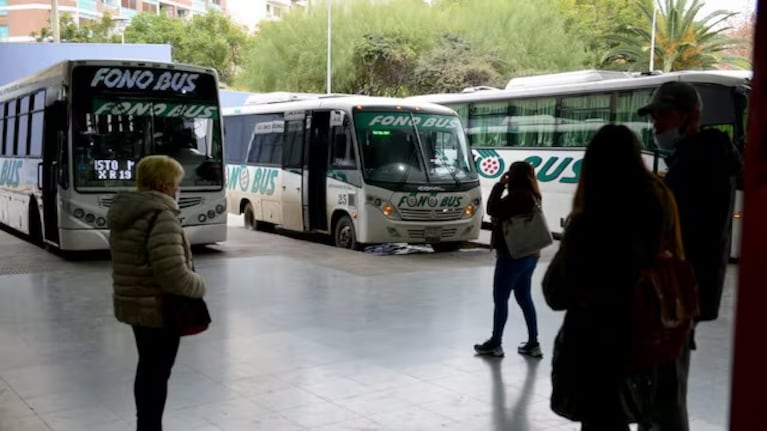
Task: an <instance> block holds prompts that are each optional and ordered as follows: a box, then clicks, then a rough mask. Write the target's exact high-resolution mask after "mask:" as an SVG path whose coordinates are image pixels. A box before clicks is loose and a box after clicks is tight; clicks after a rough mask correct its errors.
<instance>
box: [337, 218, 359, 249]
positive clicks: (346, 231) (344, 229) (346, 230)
mask: <svg viewBox="0 0 767 431" xmlns="http://www.w3.org/2000/svg"><path fill="white" fill-rule="evenodd" d="M333 239H334V240H335V244H336V247H339V248H345V249H348V250H358V249H359V243H357V233H356V232H355V231H354V223H352V219H351V218H349V216H348V215H342V216H341V217H339V218H338V220H337V221H336V225H335V228H334V229H333Z"/></svg>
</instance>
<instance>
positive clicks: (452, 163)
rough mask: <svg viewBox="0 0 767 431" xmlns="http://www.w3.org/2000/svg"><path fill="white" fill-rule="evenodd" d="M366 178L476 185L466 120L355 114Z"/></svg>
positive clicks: (420, 114)
mask: <svg viewBox="0 0 767 431" xmlns="http://www.w3.org/2000/svg"><path fill="white" fill-rule="evenodd" d="M354 121H355V126H356V129H357V138H358V142H359V143H360V148H361V153H362V162H363V166H364V171H365V176H366V178H367V179H368V180H370V181H381V182H389V183H463V182H474V181H476V180H477V173H476V171H475V170H474V164H473V161H472V159H471V153H470V150H469V147H468V144H467V142H466V139H465V136H464V133H463V128H462V125H461V121H460V120H459V118H458V117H457V116H454V115H441V114H429V113H423V112H418V113H415V112H402V111H396V112H383V111H378V112H356V113H355V114H354Z"/></svg>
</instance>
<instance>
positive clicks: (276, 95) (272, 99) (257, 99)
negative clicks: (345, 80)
mask: <svg viewBox="0 0 767 431" xmlns="http://www.w3.org/2000/svg"><path fill="white" fill-rule="evenodd" d="M321 96H325V94H320V93H289V92H286V91H274V92H271V93H255V94H251V95H250V96H248V98H247V99H245V105H246V106H248V105H262V104H265V103H280V102H295V101H298V100H309V99H318V98H320V97H321Z"/></svg>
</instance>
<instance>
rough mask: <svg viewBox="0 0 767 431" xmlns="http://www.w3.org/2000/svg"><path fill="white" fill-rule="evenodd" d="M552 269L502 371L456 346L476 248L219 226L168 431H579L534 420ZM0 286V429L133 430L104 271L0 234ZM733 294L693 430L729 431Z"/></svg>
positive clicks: (511, 338) (483, 314)
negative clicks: (204, 314)
mask: <svg viewBox="0 0 767 431" xmlns="http://www.w3.org/2000/svg"><path fill="white" fill-rule="evenodd" d="M552 253H553V248H552V249H551V250H546V252H545V253H544V255H543V258H542V260H541V263H540V264H539V266H538V268H537V270H536V272H535V276H534V291H535V294H534V298H535V300H536V304H537V305H538V315H539V326H540V333H541V341H542V344H543V348H544V354H545V357H544V359H543V360H541V361H535V360H527V359H525V358H522V357H519V356H517V355H516V354H514V353H513V350H514V349H513V347H514V346H516V345H517V343H518V342H519V341H522V340H523V339H524V338H525V334H526V332H525V329H524V322H523V320H522V317H521V313H520V312H519V310H518V308H516V307H515V306H514V305H512V307H511V312H510V318H509V323H508V325H507V331H506V335H505V344H506V346H507V357H506V358H505V359H503V360H485V359H481V358H477V357H474V355H473V352H472V349H471V346H472V344H473V343H475V342H478V341H483V340H484V339H485V338H487V336H488V335H489V331H490V323H491V318H492V315H491V312H492V299H491V296H490V293H491V280H492V271H493V256H492V255H491V254H490V253H489V252H488V251H487V250H481V249H480V250H476V249H475V250H468V251H459V252H453V253H439V254H423V255H410V256H392V257H377V256H371V255H366V254H363V253H358V252H349V251H344V250H338V249H335V248H332V247H329V246H326V245H323V244H320V243H316V242H312V241H301V240H296V239H292V238H288V237H286V236H283V235H276V234H264V233H256V232H248V231H245V230H243V229H240V228H237V227H234V226H232V227H231V228H230V240H229V241H228V242H227V243H225V244H223V245H221V246H218V247H215V250H211V251H207V252H205V253H201V254H198V257H197V266H198V270H199V271H200V272H201V273H202V274H203V275H204V276H205V277H206V279H207V280H208V286H209V294H208V298H207V300H208V303H209V306H210V308H211V314H212V316H213V324H212V326H211V328H210V330H209V331H207V332H206V333H203V334H201V335H198V336H194V337H188V338H184V339H182V342H181V348H180V351H179V355H178V359H177V363H176V366H175V368H174V370H173V375H172V377H171V384H170V394H169V399H168V405H167V408H166V414H165V429H166V431H241V430H248V431H250V430H269V431H286V430H340V431H343V430H386V431H395V430H397V431H407V430H424V431H427V430H450V431H453V430H455V431H458V430H499V431H500V430H515V431H526V430H530V431H533V430H536V431H553V430H577V429H578V426H577V424H573V423H569V422H568V421H566V420H563V419H561V418H558V417H557V416H555V415H554V414H553V413H551V412H550V410H549V408H548V396H549V391H550V382H549V373H550V358H551V343H552V340H553V337H554V335H555V333H556V330H557V329H558V327H559V324H560V322H561V318H562V314H561V313H555V312H552V311H551V310H549V309H548V308H547V307H546V305H545V303H544V302H543V298H542V295H541V292H540V279H541V277H542V275H543V272H544V271H545V268H546V265H547V264H548V261H549V260H550V258H551V255H552ZM731 272H732V271H731ZM0 274H3V275H0V430H2V431H6V430H13V431H38V430H47V431H50V430H55V431H72V430H101V431H113V430H114V431H116V430H122V431H128V430H131V429H134V428H133V427H134V425H133V421H134V415H135V413H134V404H133V398H132V379H133V375H134V370H135V365H136V357H137V356H136V351H135V346H134V341H133V336H132V333H131V331H130V328H129V327H128V326H125V325H122V324H120V323H118V322H116V321H115V320H114V318H113V317H112V304H111V280H110V273H109V262H108V260H106V259H105V258H104V257H98V256H97V257H93V258H90V259H84V260H81V261H77V262H72V261H67V260H64V259H61V258H59V257H57V256H54V255H51V254H49V253H46V252H44V251H42V250H40V249H37V248H35V247H33V246H31V245H29V244H26V243H24V242H23V241H20V240H18V239H17V238H14V237H11V236H9V235H6V234H0ZM732 292H733V280H732V278H730V279H729V282H728V287H727V291H726V297H725V301H724V306H723V308H724V310H723V313H722V318H721V319H720V320H719V321H717V322H714V323H708V324H704V325H702V327H701V329H700V335H699V345H700V346H699V350H698V351H697V352H695V353H694V356H693V361H692V371H691V382H690V392H691V393H690V397H689V404H690V411H691V415H692V417H693V425H692V429H693V430H696V431H723V430H724V429H725V428H726V424H727V410H728V408H727V406H728V403H729V377H730V368H729V367H730V353H731V346H730V344H731V328H732V309H733V295H732ZM606 348H607V347H606Z"/></svg>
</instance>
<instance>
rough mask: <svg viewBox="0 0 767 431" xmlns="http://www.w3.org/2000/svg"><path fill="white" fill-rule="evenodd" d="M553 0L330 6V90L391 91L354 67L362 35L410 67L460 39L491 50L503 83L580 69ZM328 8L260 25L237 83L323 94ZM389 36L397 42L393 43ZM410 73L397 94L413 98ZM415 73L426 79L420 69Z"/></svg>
mask: <svg viewBox="0 0 767 431" xmlns="http://www.w3.org/2000/svg"><path fill="white" fill-rule="evenodd" d="M556 1H557V0H536V1H535V2H530V1H529V0H504V1H503V2H499V1H497V0H471V1H466V0H464V1H456V0H434V1H432V3H431V5H429V4H427V3H426V2H424V1H422V0H387V1H383V0H354V1H347V2H345V3H344V4H340V3H339V2H334V3H333V6H332V7H333V11H332V13H333V47H332V57H333V62H332V74H333V77H332V78H333V80H332V82H333V87H332V90H333V91H334V92H347V93H356V92H359V91H365V90H366V88H371V90H370V92H371V93H373V92H374V91H378V90H377V88H382V89H385V92H388V93H387V94H391V90H392V89H393V88H394V87H392V86H391V85H389V83H385V84H382V83H380V82H378V81H377V79H378V78H377V77H376V78H375V79H376V82H375V83H372V82H370V80H369V79H368V80H367V81H366V79H365V78H366V77H365V76H360V74H362V75H364V74H365V73H367V74H368V75H367V78H370V76H371V75H370V73H369V70H367V71H366V69H365V68H361V67H360V64H361V63H360V58H361V57H360V56H359V55H357V56H355V53H357V54H359V52H360V49H361V48H362V47H364V46H365V43H366V42H365V41H366V35H368V36H369V35H387V37H388V39H386V40H388V42H389V46H388V47H387V48H386V49H383V50H380V49H378V50H377V51H376V52H377V53H378V54H377V55H378V56H379V57H377V58H383V57H384V56H385V55H388V54H386V52H389V51H388V50H390V49H391V50H393V51H394V52H398V53H399V54H398V58H399V59H400V60H403V59H407V60H408V61H407V62H405V63H407V64H408V65H409V64H410V61H409V60H410V59H411V58H414V59H415V60H416V63H415V65H416V68H417V67H418V65H419V64H421V65H423V63H422V62H421V61H420V59H421V58H422V57H425V56H429V55H434V56H435V57H434V58H435V59H436V58H437V57H439V56H442V58H444V57H445V55H446V54H445V53H444V52H442V53H441V54H439V56H438V54H437V53H436V52H433V50H435V49H438V50H442V51H444V50H445V46H444V45H443V40H442V37H443V35H444V34H445V33H446V32H449V33H452V34H454V35H456V36H458V37H460V38H461V39H462V40H464V41H465V42H466V43H468V44H470V45H471V47H472V49H473V50H477V51H478V52H481V53H493V54H494V55H495V56H496V57H495V58H493V60H492V61H489V63H490V64H491V65H492V67H491V69H492V70H495V71H496V72H497V74H498V75H499V76H501V77H503V79H501V81H503V80H506V79H509V78H511V77H512V76H514V75H521V74H528V73H531V72H548V71H559V70H572V69H577V68H581V67H583V65H584V64H585V63H586V58H585V54H584V49H583V47H582V45H581V44H580V43H579V42H578V41H577V38H576V40H574V38H572V37H570V35H569V34H568V33H567V31H566V30H565V20H564V17H563V16H562V15H561V14H560V13H559V11H558V10H557V8H556ZM326 5H327V4H326V3H324V4H323V3H315V2H312V3H311V6H310V7H309V8H308V9H307V10H301V11H292V12H290V13H288V14H286V15H285V16H284V17H283V20H282V21H281V22H275V23H265V24H264V25H263V26H262V27H261V31H260V33H259V34H258V36H257V37H255V38H254V40H253V43H252V45H251V46H250V48H249V49H248V50H247V53H246V54H245V61H244V67H243V73H242V74H241V75H240V76H239V79H238V82H239V84H240V85H241V86H242V87H243V88H247V89H250V90H254V91H278V90H279V91H309V92H322V91H324V90H325V78H326V73H325V69H326V54H327V50H326V40H327V39H326V38H327V33H326V29H327V12H326V11H327V10H326ZM542 29H545V31H542ZM395 36H396V39H397V40H398V41H399V42H396V41H395V40H393V39H391V38H392V37H395ZM400 42H402V43H400ZM403 43H404V44H405V45H406V46H405V45H403ZM437 47H439V48H437ZM379 48H380V47H379ZM405 52H406V53H407V54H406V55H403V53H405ZM412 55H414V56H415V57H412ZM355 58H356V59H357V61H356V62H355ZM459 60H460V58H459V59H454V60H453V61H456V62H457V61H459ZM445 61H446V62H447V60H445ZM455 65H456V64H447V66H446V67H445V68H444V71H445V73H450V71H451V70H452V68H453V66H455ZM483 67H484V66H483ZM423 69H424V68H423V67H422V70H423ZM488 72H491V71H489V70H488ZM388 76H389V77H391V75H388ZM415 76H416V73H415V72H413V73H408V74H406V76H405V78H407V79H406V81H405V82H404V83H403V84H402V85H401V87H399V88H397V93H396V94H399V95H404V94H413V93H416V92H417V91H418V89H419V88H420V87H419V85H420V84H419V83H418V82H417V80H416V79H415ZM420 76H421V77H424V76H426V75H425V72H423V71H422V73H421V75H420ZM486 76H488V79H491V80H492V81H493V82H481V83H480V82H476V84H491V85H492V84H497V81H496V80H495V73H488V74H487V75H486ZM432 77H433V75H432ZM448 81H450V82H453V81H455V80H448ZM475 81H477V80H473V81H472V82H475ZM361 83H366V84H361ZM455 85H457V84H451V87H450V88H453V87H454V86H455Z"/></svg>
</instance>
